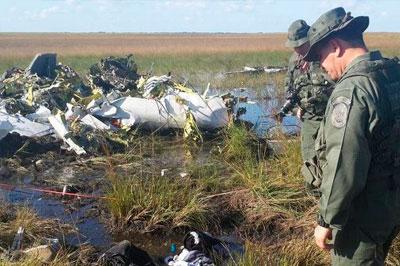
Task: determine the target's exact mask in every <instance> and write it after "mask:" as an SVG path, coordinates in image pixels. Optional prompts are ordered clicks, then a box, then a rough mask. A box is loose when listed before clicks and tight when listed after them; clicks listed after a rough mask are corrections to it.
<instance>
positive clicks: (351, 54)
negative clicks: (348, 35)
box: [343, 47, 368, 69]
mask: <svg viewBox="0 0 400 266" xmlns="http://www.w3.org/2000/svg"><path fill="white" fill-rule="evenodd" d="M366 53H368V49H367V48H364V47H357V48H347V49H346V52H345V54H344V55H343V69H345V68H346V67H347V66H348V65H350V64H351V62H353V60H354V59H356V58H357V57H359V56H362V55H364V54H366Z"/></svg>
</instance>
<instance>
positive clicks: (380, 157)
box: [316, 51, 400, 230]
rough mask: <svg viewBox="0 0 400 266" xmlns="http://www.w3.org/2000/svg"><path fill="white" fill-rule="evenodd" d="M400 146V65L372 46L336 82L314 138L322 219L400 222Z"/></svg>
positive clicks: (383, 224) (373, 224) (365, 224)
mask: <svg viewBox="0 0 400 266" xmlns="http://www.w3.org/2000/svg"><path fill="white" fill-rule="evenodd" d="M399 149H400V65H399V64H398V62H397V61H395V60H389V59H383V58H382V56H381V54H380V53H379V52H377V51H376V52H370V53H367V54H365V55H362V56H359V57H357V58H356V59H355V60H353V61H352V62H351V63H350V65H348V66H347V68H346V69H345V71H344V73H343V75H342V77H341V78H340V79H339V80H338V82H337V83H336V85H335V88H334V90H333V92H332V95H331V97H330V98H329V102H328V106H327V108H326V113H325V118H324V120H323V121H322V123H321V126H320V129H319V133H318V137H317V140H316V150H317V154H318V163H319V166H320V168H321V170H322V184H321V188H320V191H321V194H322V195H321V198H320V203H319V208H320V215H321V217H322V218H323V219H324V221H325V222H326V223H328V224H330V225H331V226H332V227H334V228H338V229H341V228H343V226H344V225H345V224H347V223H353V224H358V225H359V226H361V227H362V228H365V229H373V230H378V229H379V230H380V229H387V228H392V227H393V226H394V225H396V224H398V222H399V220H398V218H399V212H400V201H399V189H398V185H397V183H398V182H399V179H400V168H399V167H400V157H399Z"/></svg>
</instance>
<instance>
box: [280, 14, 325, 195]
mask: <svg viewBox="0 0 400 266" xmlns="http://www.w3.org/2000/svg"><path fill="white" fill-rule="evenodd" d="M309 28H310V26H308V25H307V23H306V22H305V21H304V20H296V21H294V22H293V23H292V24H291V25H290V27H289V30H288V40H287V41H286V46H287V47H290V48H293V49H294V51H295V52H294V53H293V54H292V56H291V57H290V59H289V66H288V72H287V75H286V78H285V90H286V93H287V94H289V93H290V92H291V90H293V89H297V88H299V89H300V90H299V93H298V96H297V97H298V100H299V102H298V106H295V107H297V108H298V111H297V114H298V117H299V118H300V119H301V120H302V122H303V124H302V128H301V153H302V157H303V162H304V164H303V167H302V174H303V176H304V178H305V181H306V186H307V187H308V188H311V189H312V188H315V187H318V186H319V185H320V180H319V179H318V176H319V175H318V174H317V171H318V168H317V167H316V153H315V150H314V146H315V137H316V135H317V131H318V128H319V124H320V122H321V120H322V117H323V115H324V112H325V108H326V104H327V102H328V98H329V95H330V93H331V87H332V81H331V80H330V78H329V77H328V75H327V74H326V72H325V71H323V70H322V69H321V67H320V65H319V64H318V63H316V62H313V63H308V62H306V61H304V60H302V56H303V55H305V53H306V52H307V51H308V48H309V44H308V39H307V32H308V29H309Z"/></svg>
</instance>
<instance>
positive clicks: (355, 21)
mask: <svg viewBox="0 0 400 266" xmlns="http://www.w3.org/2000/svg"><path fill="white" fill-rule="evenodd" d="M368 25H369V18H368V17H366V16H359V17H352V16H351V14H350V12H348V13H346V11H345V10H344V9H343V7H337V8H334V9H332V10H329V11H328V12H326V13H324V14H322V15H321V16H320V17H319V18H318V19H317V21H315V22H314V23H313V24H312V25H311V28H310V30H309V31H308V39H309V41H310V48H309V50H308V52H307V54H306V55H305V56H304V59H305V60H307V61H317V60H318V58H317V55H316V54H315V51H316V47H317V45H318V44H319V43H321V41H322V40H325V39H326V38H327V37H329V36H331V35H332V34H333V33H335V32H341V31H344V30H349V32H351V33H354V34H358V33H362V32H364V31H365V30H366V29H367V28H368Z"/></svg>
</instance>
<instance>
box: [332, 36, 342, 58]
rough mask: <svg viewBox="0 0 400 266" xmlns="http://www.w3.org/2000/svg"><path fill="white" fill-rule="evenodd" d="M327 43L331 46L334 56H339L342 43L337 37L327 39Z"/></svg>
mask: <svg viewBox="0 0 400 266" xmlns="http://www.w3.org/2000/svg"><path fill="white" fill-rule="evenodd" d="M329 45H330V46H331V49H332V52H333V53H334V54H335V55H336V57H341V56H342V55H343V53H344V49H343V45H342V43H341V42H340V41H338V40H337V39H331V40H329Z"/></svg>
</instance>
